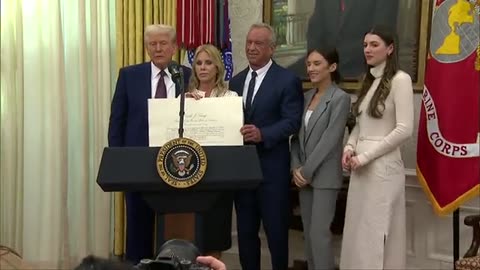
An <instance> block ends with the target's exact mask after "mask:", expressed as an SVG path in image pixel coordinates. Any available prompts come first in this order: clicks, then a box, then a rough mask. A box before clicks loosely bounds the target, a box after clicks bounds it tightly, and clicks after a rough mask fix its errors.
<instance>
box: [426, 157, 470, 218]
mask: <svg viewBox="0 0 480 270" xmlns="http://www.w3.org/2000/svg"><path fill="white" fill-rule="evenodd" d="M417 178H418V180H419V182H420V184H421V185H422V187H423V190H424V191H425V193H426V194H427V197H428V198H429V200H430V202H431V203H432V205H433V210H434V211H435V213H436V214H437V215H439V216H446V215H448V214H451V213H452V212H453V211H455V210H456V209H458V208H459V207H460V206H461V205H462V204H464V203H465V202H467V201H468V200H471V199H473V198H474V197H476V196H479V195H480V183H479V184H477V185H476V186H474V187H473V188H471V189H470V190H468V191H467V192H465V193H463V194H462V195H461V196H458V198H457V199H456V200H454V201H453V202H451V203H449V204H447V205H445V206H444V207H441V206H440V204H439V203H438V202H437V200H436V198H435V196H434V195H433V193H432V192H431V190H430V187H429V186H428V183H427V181H426V180H425V178H424V177H423V174H422V172H421V170H420V168H419V167H418V164H417Z"/></svg>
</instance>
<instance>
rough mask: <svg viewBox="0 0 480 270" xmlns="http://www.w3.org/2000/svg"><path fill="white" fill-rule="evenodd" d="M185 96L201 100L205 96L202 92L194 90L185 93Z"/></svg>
mask: <svg viewBox="0 0 480 270" xmlns="http://www.w3.org/2000/svg"><path fill="white" fill-rule="evenodd" d="M185 97H187V98H194V99H195V100H199V99H201V98H203V96H201V95H200V94H197V93H194V92H187V93H185Z"/></svg>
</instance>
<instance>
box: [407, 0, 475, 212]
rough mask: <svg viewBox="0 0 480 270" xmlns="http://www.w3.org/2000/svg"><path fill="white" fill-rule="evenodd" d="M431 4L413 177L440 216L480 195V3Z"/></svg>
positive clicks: (442, 1) (463, 0)
mask: <svg viewBox="0 0 480 270" xmlns="http://www.w3.org/2000/svg"><path fill="white" fill-rule="evenodd" d="M435 2H436V7H435V9H434V13H433V18H432V27H431V39H430V48H429V56H428V59H427V66H426V75H425V88H424V91H423V97H422V103H423V106H422V108H421V114H420V122H419V130H418V146H417V175H418V178H419V180H420V182H421V183H422V185H423V187H424V189H425V192H426V193H427V195H428V196H429V197H430V199H431V202H432V205H433V207H434V210H435V212H436V213H437V214H440V215H441V214H448V213H450V212H452V211H454V210H456V209H457V208H458V207H459V206H460V205H461V204H462V203H464V202H465V201H466V200H468V199H470V198H472V197H474V196H477V195H479V193H480V186H479V183H480V157H479V145H480V141H479V140H480V138H479V137H480V133H479V132H480V117H479V115H480V111H479V99H480V76H479V75H480V74H479V70H480V44H479V29H480V27H479V4H480V3H479V2H480V1H478V0H470V1H468V0H437V1H435Z"/></svg>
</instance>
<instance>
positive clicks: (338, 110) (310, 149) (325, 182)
mask: <svg viewBox="0 0 480 270" xmlns="http://www.w3.org/2000/svg"><path fill="white" fill-rule="evenodd" d="M315 92H316V89H311V90H309V91H307V92H306V93H305V108H304V112H303V118H302V126H301V128H300V131H299V133H298V134H297V135H295V136H293V137H292V141H291V168H292V170H293V169H296V168H298V167H300V166H302V170H301V172H302V175H303V176H304V177H305V178H306V179H307V180H308V181H309V182H310V185H311V186H312V187H314V188H328V189H338V188H341V185H342V153H343V150H342V149H343V136H344V134H345V125H346V122H347V118H348V113H349V112H350V103H351V101H350V96H349V95H348V94H347V93H345V92H344V91H343V90H342V89H340V88H338V86H336V85H335V84H332V85H331V86H330V87H329V88H328V89H327V90H326V92H325V94H324V95H323V97H322V99H321V100H320V102H319V103H318V105H317V107H316V108H315V110H314V111H313V113H312V115H311V116H310V120H309V121H308V125H307V126H305V113H306V112H307V108H308V105H309V104H310V101H311V100H312V98H313V96H314V95H315Z"/></svg>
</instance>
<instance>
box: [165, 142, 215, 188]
mask: <svg viewBox="0 0 480 270" xmlns="http://www.w3.org/2000/svg"><path fill="white" fill-rule="evenodd" d="M206 170H207V156H206V154H205V151H204V150H203V148H202V147H201V146H200V145H199V144H198V143H197V142H195V141H194V140H191V139H188V138H176V139H173V140H170V141H168V142H166V143H165V144H164V145H163V146H162V147H161V148H160V151H158V155H157V171H158V174H159V175H160V178H162V180H163V181H164V182H165V183H167V184H168V185H170V186H172V187H174V188H188V187H191V186H193V185H195V184H197V183H198V182H200V180H202V178H203V175H204V174H205V172H206Z"/></svg>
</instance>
